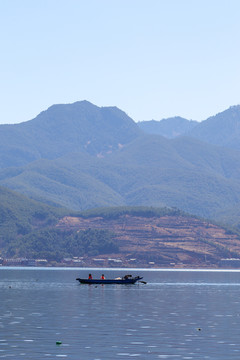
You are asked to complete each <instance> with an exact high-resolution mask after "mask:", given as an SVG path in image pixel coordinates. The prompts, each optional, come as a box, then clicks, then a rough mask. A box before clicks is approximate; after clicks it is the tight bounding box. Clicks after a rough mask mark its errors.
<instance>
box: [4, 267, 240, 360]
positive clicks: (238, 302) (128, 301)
mask: <svg viewBox="0 0 240 360" xmlns="http://www.w3.org/2000/svg"><path fill="white" fill-rule="evenodd" d="M89 272H91V273H92V274H93V276H95V277H97V278H100V275H101V274H102V273H104V274H105V276H106V278H112V277H117V276H119V275H120V276H122V275H124V274H128V273H132V274H133V275H141V276H143V277H144V280H145V281H146V282H147V284H142V283H139V284H135V285H104V286H103V285H81V284H79V282H77V281H76V280H75V279H76V277H87V275H88V273H89ZM239 336H240V271H200V270H199V271H186V270H184V271H181V270H172V271H171V270H170V271H169V270H146V269H139V270H136V269H135V270H123V269H119V270H112V269H104V270H102V269H91V270H90V269H83V268H81V269H80V268H79V269H76V268H74V269H43V268H4V267H1V268H0V358H14V359H24V360H25V359H31V360H38V359H39V360H40V359H41V360H42V359H55V358H66V359H71V360H75V359H76V360H114V359H133V358H136V359H149V360H152V359H171V360H175V359H176V360H180V359H194V360H197V359H199V360H200V359H201V360H203V359H216V360H220V359H222V360H231V359H240V343H239ZM57 342H59V345H58V344H57Z"/></svg>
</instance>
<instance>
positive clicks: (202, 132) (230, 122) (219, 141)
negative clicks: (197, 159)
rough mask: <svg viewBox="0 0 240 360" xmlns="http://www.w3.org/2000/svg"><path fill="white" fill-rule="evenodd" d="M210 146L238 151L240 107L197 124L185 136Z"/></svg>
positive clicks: (239, 146) (231, 108)
mask: <svg viewBox="0 0 240 360" xmlns="http://www.w3.org/2000/svg"><path fill="white" fill-rule="evenodd" d="M187 135H188V136H191V137H194V138H197V139H199V140H201V141H205V142H208V143H210V144H214V145H219V146H224V147H228V148H232V149H236V150H240V105H237V106H231V107H230V108H229V109H227V110H225V111H223V112H221V113H219V114H217V115H215V116H212V117H210V118H208V119H207V120H205V121H202V122H201V123H198V125H197V126H195V127H194V128H193V129H192V130H190V131H189V132H188V134H187Z"/></svg>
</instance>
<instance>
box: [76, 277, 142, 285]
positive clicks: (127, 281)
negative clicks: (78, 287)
mask: <svg viewBox="0 0 240 360" xmlns="http://www.w3.org/2000/svg"><path fill="white" fill-rule="evenodd" d="M142 279H143V278H142V277H140V276H135V277H133V276H132V275H125V276H123V277H122V278H120V277H119V278H116V279H80V278H77V279H76V280H78V281H79V282H80V283H81V284H135V283H136V282H137V281H140V280H142ZM144 283H145V281H144Z"/></svg>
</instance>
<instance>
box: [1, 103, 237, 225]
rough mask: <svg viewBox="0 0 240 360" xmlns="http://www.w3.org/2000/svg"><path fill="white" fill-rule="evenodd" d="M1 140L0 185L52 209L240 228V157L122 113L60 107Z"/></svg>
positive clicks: (7, 128)
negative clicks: (137, 211) (139, 213)
mask: <svg viewBox="0 0 240 360" xmlns="http://www.w3.org/2000/svg"><path fill="white" fill-rule="evenodd" d="M237 110H238V111H239V109H238V107H237ZM209 121H210V119H209ZM226 121H227V120H226ZM207 123H208V122H207ZM199 125H200V124H198V125H196V126H195V128H194V129H196V128H197V127H198V126H199ZM192 131H193V130H192ZM219 132H220V130H219ZM0 140H1V145H0V147H1V154H0V164H1V167H2V170H0V184H1V185H4V186H6V187H8V188H11V189H13V190H16V191H18V192H20V193H23V194H25V195H27V196H28V197H30V198H33V199H36V200H40V201H43V202H46V203H48V204H50V205H55V206H64V207H67V208H69V209H74V210H83V209H89V208H93V207H101V206H119V205H145V206H157V207H161V206H170V207H177V208H179V209H182V210H184V211H187V212H188V213H192V214H195V215H200V216H204V217H208V218H212V219H223V220H227V221H231V219H234V222H236V221H237V220H236V217H235V214H237V213H238V210H237V209H238V208H239V205H240V152H238V151H236V150H232V149H227V148H224V147H220V146H216V145H212V144H208V143H206V142H201V141H200V140H198V139H196V138H194V137H183V136H178V137H177V138H175V139H166V138H165V137H163V136H160V135H150V134H146V133H144V132H143V130H141V129H139V127H138V125H137V124H136V123H135V122H134V121H133V120H132V119H131V118H129V117H128V116H127V115H126V114H125V113H124V112H122V111H121V110H119V109H117V108H114V107H113V108H112V107H111V108H99V107H97V106H95V105H92V104H90V103H88V102H86V101H84V102H77V103H74V104H68V105H54V106H52V107H50V108H49V109H48V110H46V111H44V112H42V113H41V114H40V115H38V116H37V117H36V118H35V119H33V120H31V121H28V122H25V123H21V124H18V125H2V126H0Z"/></svg>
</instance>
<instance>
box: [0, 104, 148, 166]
mask: <svg viewBox="0 0 240 360" xmlns="http://www.w3.org/2000/svg"><path fill="white" fill-rule="evenodd" d="M140 134H141V130H140V129H139V128H138V126H137V124H136V123H135V122H134V121H133V120H132V119H131V118H129V117H128V116H127V115H126V114H125V113H124V112H123V111H121V110H119V109H118V108H116V107H102V108H99V107H97V106H95V105H93V104H91V103H89V102H87V101H79V102H76V103H73V104H66V105H62V104H60V105H53V106H51V107H50V108H49V109H47V110H46V111H43V112H41V113H40V114H39V115H38V116H37V117H36V118H35V119H33V120H30V121H27V122H24V123H20V124H15V125H0V168H8V167H13V166H23V165H26V164H28V163H30V162H32V161H35V160H38V159H42V158H45V159H55V158H57V157H59V156H62V155H65V154H67V153H71V152H73V151H74V152H76V151H79V152H83V153H88V154H91V155H94V156H103V154H105V153H110V152H112V151H116V150H117V149H118V148H119V147H121V146H123V145H124V144H126V143H128V142H130V141H132V140H134V139H135V138H136V137H138V136H139V135H140Z"/></svg>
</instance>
